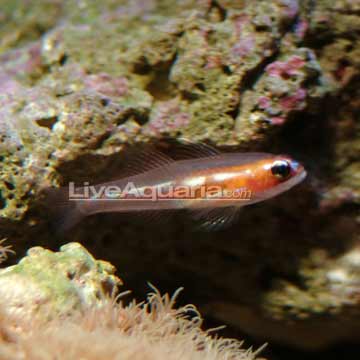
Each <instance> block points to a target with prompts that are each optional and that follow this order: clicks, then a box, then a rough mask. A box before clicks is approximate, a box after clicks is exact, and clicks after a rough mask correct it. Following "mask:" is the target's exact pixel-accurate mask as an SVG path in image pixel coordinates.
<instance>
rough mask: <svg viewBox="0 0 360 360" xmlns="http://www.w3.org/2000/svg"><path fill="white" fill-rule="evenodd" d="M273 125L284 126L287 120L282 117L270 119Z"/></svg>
mask: <svg viewBox="0 0 360 360" xmlns="http://www.w3.org/2000/svg"><path fill="white" fill-rule="evenodd" d="M270 122H271V124H272V125H282V124H284V122H285V119H284V118H283V117H281V116H274V117H272V118H271V119H270Z"/></svg>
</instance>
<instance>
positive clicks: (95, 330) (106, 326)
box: [0, 244, 261, 360]
mask: <svg viewBox="0 0 360 360" xmlns="http://www.w3.org/2000/svg"><path fill="white" fill-rule="evenodd" d="M51 265H53V266H55V268H53V269H51ZM91 268H92V269H91ZM39 269H42V270H45V269H46V270H47V273H46V274H44V271H41V270H40V271H39ZM50 269H51V270H50ZM96 269H97V270H96ZM49 270H50V272H49ZM80 272H81V273H80ZM91 272H93V274H91ZM96 272H98V274H96ZM102 272H103V273H102ZM104 272H105V273H104ZM112 272H113V269H112V267H111V265H110V264H108V263H105V262H102V261H96V262H95V260H94V259H93V258H92V257H91V256H90V255H89V254H88V253H87V252H86V250H85V249H84V248H82V247H81V246H80V245H79V244H68V245H66V246H63V247H62V249H61V251H60V252H59V253H52V252H50V251H48V250H45V249H40V248H32V249H30V250H29V255H28V257H27V258H24V259H23V260H22V261H21V262H20V263H19V265H16V267H10V268H7V269H3V270H2V274H1V275H0V278H1V279H2V280H1V281H2V282H1V288H4V285H6V286H7V289H8V290H7V291H5V292H3V294H2V295H1V306H0V309H1V311H0V347H1V349H0V357H1V358H2V359H23V358H26V359H52V358H54V357H58V356H59V354H61V358H62V359H69V360H70V359H74V360H75V359H80V358H81V359H89V360H90V359H149V360H150V359H154V360H155V359H157V360H158V359H159V360H161V359H184V360H185V359H209V360H210V359H219V360H220V359H234V360H235V359H238V360H255V359H256V358H258V357H257V355H258V354H259V352H260V351H261V349H259V350H258V351H252V350H251V349H249V350H245V349H243V347H242V343H241V342H239V341H237V340H234V339H225V338H217V337H212V336H211V333H210V332H208V331H204V330H202V329H201V326H202V318H201V317H200V314H199V313H198V311H197V310H196V308H195V307H194V306H192V305H186V306H184V307H180V308H178V309H175V308H174V304H175V299H176V296H177V294H178V293H179V291H177V292H176V293H175V294H174V295H173V296H172V297H171V298H170V297H169V296H168V295H167V294H166V295H164V296H161V295H160V293H159V292H158V291H157V290H154V291H153V292H151V293H150V294H149V295H148V299H147V301H146V302H144V303H141V304H136V303H135V302H134V301H133V302H131V303H130V304H129V305H125V304H124V303H123V301H120V302H119V301H118V302H115V301H114V300H113V299H114V298H111V297H109V296H106V295H105V294H102V295H103V296H100V294H98V295H96V297H97V299H96V300H95V299H94V296H93V295H94V290H95V289H96V291H97V292H98V293H100V292H102V291H103V289H104V288H108V289H107V290H109V286H104V285H105V283H107V285H110V283H111V285H112V286H113V285H115V284H114V277H113V276H112V275H110V278H109V274H111V273H112ZM107 273H108V274H107ZM11 274H13V275H11ZM29 275H30V276H31V280H30V281H29ZM94 275H95V277H94ZM11 276H17V277H18V278H17V280H14V279H13V280H12V281H9V279H10V277H11ZM4 277H6V278H7V279H8V282H7V283H6V284H5V283H4V281H3V279H4ZM97 277H98V278H99V279H100V282H98V280H99V279H98V280H97V279H96V278H97ZM106 277H108V279H106ZM60 278H67V280H65V281H67V283H69V284H72V287H73V289H72V290H73V291H71V290H70V289H68V290H67V291H64V290H62V291H61V295H62V296H61V299H64V300H66V301H67V302H71V298H72V297H73V296H74V295H75V294H74V293H78V295H79V297H78V300H77V301H76V302H78V301H79V300H81V302H82V305H81V307H75V306H71V310H70V311H69V308H68V307H67V306H66V314H67V316H66V317H65V318H64V317H63V315H64V314H65V313H64V304H62V308H61V310H62V311H61V312H58V310H59V309H54V308H51V309H50V308H49V307H48V301H47V300H46V299H44V296H41V294H40V293H41V292H43V291H46V293H47V294H48V295H47V297H48V299H49V298H51V299H52V301H58V297H59V287H61V288H64V284H62V285H61V284H59V283H61V281H62V282H64V280H61V279H60ZM48 280H50V281H51V282H49V281H48ZM109 280H110V282H109ZM115 283H118V280H115ZM11 286H16V287H20V289H18V290H17V291H16V292H14V291H12V288H11ZM40 288H41V289H43V291H40ZM75 289H77V291H74V290H75ZM9 290H10V291H9ZM13 290H14V289H13ZM67 293H69V294H67ZM70 293H72V294H71V295H70ZM25 294H27V295H25ZM113 295H115V293H113ZM120 295H121V294H120ZM123 296H124V295H123ZM25 299H26V300H27V301H25ZM120 299H121V296H120ZM21 300H22V301H23V302H22V304H21V306H19V307H18V309H17V310H12V311H9V308H10V309H11V308H12V306H11V304H13V303H14V302H15V301H17V302H19V301H21ZM94 300H95V301H94ZM34 301H35V302H34ZM35 304H36V307H37V311H36V313H34V312H33V311H32V310H33V307H34V305H35ZM30 313H31V316H24V314H27V315H29V314H30Z"/></svg>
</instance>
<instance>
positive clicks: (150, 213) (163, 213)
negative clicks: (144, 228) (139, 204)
mask: <svg viewBox="0 0 360 360" xmlns="http://www.w3.org/2000/svg"><path fill="white" fill-rule="evenodd" d="M175 213H176V210H170V209H169V210H168V209H164V210H143V211H138V212H136V213H135V212H132V213H131V214H130V213H129V214H128V215H129V217H130V216H131V218H134V219H135V220H136V221H138V222H139V223H142V224H144V223H145V224H149V225H151V226H159V225H164V224H167V223H168V222H169V221H170V219H171V217H172V216H173V215H174V214H175Z"/></svg>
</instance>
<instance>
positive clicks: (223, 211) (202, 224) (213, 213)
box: [191, 206, 240, 231]
mask: <svg viewBox="0 0 360 360" xmlns="http://www.w3.org/2000/svg"><path fill="white" fill-rule="evenodd" d="M239 211H240V209H239V208H238V207H236V206H228V207H222V208H208V209H201V210H192V211H191V214H192V217H193V219H194V220H195V222H196V224H197V228H198V229H200V230H202V231H219V230H223V229H226V228H228V227H230V226H231V225H232V224H233V223H234V222H236V220H237V219H238V215H239Z"/></svg>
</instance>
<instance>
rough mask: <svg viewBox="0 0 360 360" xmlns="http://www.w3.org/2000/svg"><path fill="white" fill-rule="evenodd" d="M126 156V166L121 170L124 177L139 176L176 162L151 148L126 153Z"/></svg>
mask: <svg viewBox="0 0 360 360" xmlns="http://www.w3.org/2000/svg"><path fill="white" fill-rule="evenodd" d="M125 156H126V158H125V166H124V167H123V168H122V169H121V175H122V176H124V177H125V176H132V175H137V174H140V173H142V172H145V171H149V170H152V169H156V168H159V167H162V166H165V165H170V164H171V163H173V162H174V160H173V159H171V158H170V157H168V156H167V155H165V154H163V153H162V152H160V151H158V150H156V149H155V148H154V147H150V146H148V147H147V148H146V149H141V150H133V151H131V153H130V152H128V153H125Z"/></svg>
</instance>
